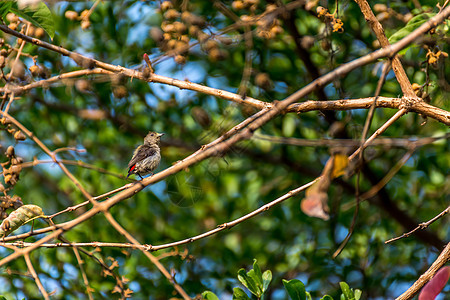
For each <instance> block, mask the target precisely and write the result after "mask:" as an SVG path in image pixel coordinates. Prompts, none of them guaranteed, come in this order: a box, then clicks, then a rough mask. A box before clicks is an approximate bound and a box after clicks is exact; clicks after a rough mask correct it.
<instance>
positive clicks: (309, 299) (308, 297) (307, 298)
mask: <svg viewBox="0 0 450 300" xmlns="http://www.w3.org/2000/svg"><path fill="white" fill-rule="evenodd" d="M305 294H306V300H312V297H311V294H310V293H309V292H305Z"/></svg>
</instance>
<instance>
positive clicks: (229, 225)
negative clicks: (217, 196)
mask: <svg viewBox="0 0 450 300" xmlns="http://www.w3.org/2000/svg"><path fill="white" fill-rule="evenodd" d="M317 180H319V178H316V179H314V180H313V181H311V182H308V183H307V184H304V185H302V186H301V187H298V188H296V189H294V190H291V191H289V192H288V193H286V194H284V195H283V196H281V197H279V198H277V199H275V200H273V201H271V202H269V203H267V204H266V205H263V206H261V207H260V208H258V209H256V210H254V211H252V212H250V213H248V214H246V215H244V216H242V217H240V218H238V219H236V220H234V221H231V222H227V223H223V224H221V225H219V226H217V228H215V229H213V230H210V231H207V232H204V233H202V234H199V235H196V236H193V237H190V238H187V239H184V240H180V241H177V242H173V243H168V244H164V245H158V246H152V245H149V249H148V250H150V251H157V250H161V249H164V248H169V247H175V246H179V245H183V244H189V243H192V242H194V241H197V240H200V239H203V238H205V237H208V236H210V235H213V234H216V233H218V232H220V231H223V230H225V229H230V228H232V227H234V226H236V225H237V224H239V223H242V222H244V221H245V220H248V219H250V218H252V217H254V216H256V215H259V214H260V213H263V212H265V211H268V210H269V209H271V208H272V207H273V206H275V205H277V204H279V203H281V202H283V201H285V200H287V199H289V198H291V197H293V196H295V195H297V194H298V193H300V192H302V191H304V190H305V189H307V188H308V187H310V186H311V185H313V184H314V183H315V182H316V181H317Z"/></svg>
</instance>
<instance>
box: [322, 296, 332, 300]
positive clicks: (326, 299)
mask: <svg viewBox="0 0 450 300" xmlns="http://www.w3.org/2000/svg"><path fill="white" fill-rule="evenodd" d="M320 300H333V297H331V296H329V295H325V296H323V297H322V298H321V299H320Z"/></svg>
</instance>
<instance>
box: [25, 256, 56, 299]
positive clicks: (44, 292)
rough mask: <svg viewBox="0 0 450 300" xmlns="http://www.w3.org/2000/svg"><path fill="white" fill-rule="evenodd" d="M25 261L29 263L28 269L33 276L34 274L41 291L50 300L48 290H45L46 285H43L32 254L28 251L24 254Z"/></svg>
mask: <svg viewBox="0 0 450 300" xmlns="http://www.w3.org/2000/svg"><path fill="white" fill-rule="evenodd" d="M24 258H25V262H26V263H27V267H28V271H30V274H31V276H33V279H34V281H35V282H36V285H37V286H38V288H39V291H40V292H41V294H42V296H43V297H44V299H46V300H48V299H50V297H49V295H48V293H47V291H46V290H45V288H44V286H43V285H42V282H41V280H40V279H39V276H38V275H37V273H36V271H35V270H34V268H33V264H32V263H31V259H30V254H28V253H26V254H24Z"/></svg>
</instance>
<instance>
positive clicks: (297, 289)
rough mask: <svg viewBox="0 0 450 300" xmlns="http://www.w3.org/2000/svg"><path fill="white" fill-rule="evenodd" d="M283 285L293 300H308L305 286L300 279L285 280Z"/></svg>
mask: <svg viewBox="0 0 450 300" xmlns="http://www.w3.org/2000/svg"><path fill="white" fill-rule="evenodd" d="M283 285H284V288H285V289H286V291H287V292H288V294H289V297H290V298H291V299H292V300H306V291H305V285H304V284H303V282H301V281H300V280H298V279H292V280H289V281H287V280H285V279H283Z"/></svg>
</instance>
